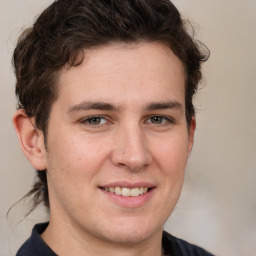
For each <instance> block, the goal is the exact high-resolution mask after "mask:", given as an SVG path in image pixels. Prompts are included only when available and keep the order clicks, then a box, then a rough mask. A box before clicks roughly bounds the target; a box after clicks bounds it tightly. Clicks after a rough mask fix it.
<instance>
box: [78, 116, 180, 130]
mask: <svg viewBox="0 0 256 256" xmlns="http://www.w3.org/2000/svg"><path fill="white" fill-rule="evenodd" d="M153 118H160V119H161V123H153V122H152V120H153ZM93 119H100V121H102V120H105V122H104V123H103V124H101V123H99V124H91V123H90V121H93ZM149 120H150V121H151V122H150V123H149V124H151V125H167V124H174V123H175V121H174V119H173V118H171V117H167V116H161V115H151V116H149V117H147V119H146V121H145V123H148V121H149ZM163 120H165V121H164V122H163ZM80 123H81V124H88V125H90V126H93V127H98V126H102V125H105V124H107V123H109V121H108V120H107V118H106V117H103V116H90V117H87V118H85V119H82V120H81V121H80Z"/></svg>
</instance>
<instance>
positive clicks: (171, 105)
mask: <svg viewBox="0 0 256 256" xmlns="http://www.w3.org/2000/svg"><path fill="white" fill-rule="evenodd" d="M160 109H177V110H179V111H183V106H182V104H181V103H179V102H178V101H168V102H153V103H150V104H148V105H146V107H145V110H147V111H153V110H160Z"/></svg>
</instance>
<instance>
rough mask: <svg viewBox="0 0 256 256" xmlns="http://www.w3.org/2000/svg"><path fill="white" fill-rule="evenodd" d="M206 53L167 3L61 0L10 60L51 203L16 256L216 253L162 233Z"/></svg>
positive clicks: (31, 151)
mask: <svg viewBox="0 0 256 256" xmlns="http://www.w3.org/2000/svg"><path fill="white" fill-rule="evenodd" d="M206 59H207V56H205V55H204V54H203V53H202V52H201V51H200V49H199V46H198V45H197V43H196V42H195V41H194V40H193V39H192V38H191V37H190V36H189V35H188V34H187V32H186V31H185V28H184V24H183V22H182V20H181V18H180V14H179V12H178V11H177V9H176V8H175V7H174V6H173V4H172V3H171V2H169V1H168V0H157V1H156V0H154V1H153V0H126V1H124V0H122V1H121V0H113V1H107V0H93V1H92V0H91V1H90V0H73V1H67V0H59V1H55V2H54V3H53V4H52V5H51V6H49V7H48V8H47V9H46V10H45V11H44V12H43V13H42V14H41V15H40V16H39V18H38V19H37V21H36V22H35V24H34V26H33V27H32V28H31V29H29V30H26V31H25V32H24V33H23V34H22V36H21V37H20V40H19V42H18V44H17V47H16V49H15V52H14V57H13V62H14V67H15V72H16V77H17V83H16V94H17V97H18V100H19V102H18V105H19V107H18V110H17V112H16V113H15V115H14V117H13V123H14V126H15V129H16V131H17V134H18V137H19V141H20V144H21V147H22V150H23V152H24V154H25V155H26V157H27V158H28V159H29V161H30V162H31V164H32V165H33V166H34V167H35V168H36V169H37V177H38V180H37V182H36V183H35V184H34V188H33V189H32V190H31V191H30V192H29V195H33V196H34V201H35V204H34V207H36V206H37V205H38V204H39V203H41V202H43V203H44V204H45V205H46V206H47V207H48V208H49V216H50V220H49V223H46V224H39V225H36V226H35V228H34V229H33V232H32V235H31V237H30V238H29V240H27V241H26V242H25V244H24V245H23V246H22V247H21V248H20V250H19V251H18V253H17V255H18V256H23V255H26V256H27V255H61V256H65V255H92V256H93V255H133V256H135V255H147V256H148V255H152V256H153V255H154V256H155V255H157V256H160V255H211V254H209V253H208V252H206V251H205V250H203V249H201V248H199V247H197V246H194V245H191V244H189V243H187V242H185V241H182V240H180V239H177V238H175V237H173V236H171V235H169V234H167V233H166V232H163V225H164V223H165V221H166V220H167V218H168V217H169V215H170V214H171V212H172V211H173V209H174V207H175V205H176V203H177V200H178V198H179V195H180V192H181V188H182V184H183V179H184V171H185V167H186V162H187V159H188V157H189V154H190V152H191V149H192V145H193V138H194V131H195V126H196V121H195V113H194V108H193V104H192V97H193V94H194V93H195V91H196V89H197V85H198V83H199V81H200V79H201V72H200V67H201V63H202V62H203V61H205V60H206Z"/></svg>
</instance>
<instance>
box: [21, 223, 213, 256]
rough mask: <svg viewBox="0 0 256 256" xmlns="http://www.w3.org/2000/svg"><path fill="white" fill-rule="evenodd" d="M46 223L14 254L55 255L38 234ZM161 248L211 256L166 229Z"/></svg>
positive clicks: (175, 255) (185, 255)
mask: <svg viewBox="0 0 256 256" xmlns="http://www.w3.org/2000/svg"><path fill="white" fill-rule="evenodd" d="M48 224H49V223H41V224H37V225H35V226H34V228H33V230H32V234H31V236H30V238H29V239H28V240H27V241H26V242H25V243H24V244H23V245H22V246H21V248H20V249H19V251H18V252H17V254H16V256H57V254H56V253H54V252H53V250H52V249H51V248H50V247H49V246H48V245H47V244H46V243H45V242H44V241H43V239H42V238H41V236H40V234H42V233H43V232H44V230H45V229H46V228H47V226H48ZM162 249H163V254H164V255H165V256H213V254H211V253H209V252H207V251H205V250H204V249H202V248H200V247H198V246H196V245H192V244H190V243H188V242H186V241H184V240H182V239H179V238H176V237H174V236H172V235H170V234H168V233H167V232H166V231H163V237H162Z"/></svg>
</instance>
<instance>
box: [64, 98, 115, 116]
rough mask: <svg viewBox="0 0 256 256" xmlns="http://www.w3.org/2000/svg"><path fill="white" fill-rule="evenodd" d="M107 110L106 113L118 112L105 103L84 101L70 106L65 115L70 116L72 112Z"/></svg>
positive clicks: (112, 106)
mask: <svg viewBox="0 0 256 256" xmlns="http://www.w3.org/2000/svg"><path fill="white" fill-rule="evenodd" d="M92 109H97V110H107V111H118V110H119V108H118V107H116V106H114V105H112V104H110V103H106V102H88V101H84V102H81V103H79V104H77V105H74V106H71V107H70V108H68V111H67V113H68V114H70V113H72V112H79V111H86V110H92Z"/></svg>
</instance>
